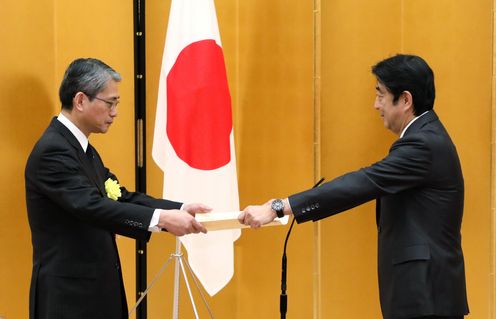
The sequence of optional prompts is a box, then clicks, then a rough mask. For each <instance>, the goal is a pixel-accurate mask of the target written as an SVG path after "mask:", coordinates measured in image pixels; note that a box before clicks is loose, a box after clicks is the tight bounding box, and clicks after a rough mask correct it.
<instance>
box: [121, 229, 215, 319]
mask: <svg viewBox="0 0 496 319" xmlns="http://www.w3.org/2000/svg"><path fill="white" fill-rule="evenodd" d="M173 259H174V260H175V268H174V305H173V309H172V318H173V319H178V318H179V284H180V279H181V278H180V273H179V272H182V274H183V277H184V283H185V284H186V288H187V289H188V294H189V299H190V301H191V306H192V307H193V311H194V313H195V318H196V319H198V318H199V317H198V311H197V309H196V304H195V300H194V298H193V294H192V292H191V288H190V286H189V282H188V276H187V275H186V271H188V272H189V275H190V276H191V278H193V282H194V283H195V286H196V288H197V289H198V291H199V292H200V296H201V298H202V300H203V304H204V305H205V307H206V308H207V310H208V313H209V314H210V318H212V319H215V317H214V315H213V313H212V310H211V309H210V306H209V305H208V302H207V299H206V298H205V295H204V294H203V292H202V290H201V289H200V285H199V284H198V281H197V279H196V277H195V275H194V273H193V271H192V269H191V266H190V265H189V263H188V261H187V260H186V259H185V258H183V253H182V251H181V240H180V239H179V237H176V251H175V252H174V253H173V254H171V255H170V257H169V259H167V261H166V262H165V263H164V264H163V266H162V268H161V269H160V270H159V272H158V273H157V274H156V275H155V277H153V279H152V281H151V282H150V284H149V285H148V287H146V290H145V291H144V292H143V293H142V294H141V297H140V298H139V299H138V301H136V304H135V305H134V307H133V309H131V311H129V318H131V316H132V314H133V313H134V312H135V311H136V308H137V307H138V306H139V304H140V303H141V301H142V300H143V298H145V297H146V295H147V294H148V292H149V291H150V289H152V287H153V286H154V285H155V282H156V281H157V279H158V278H159V277H160V276H161V275H162V273H163V272H164V270H165V269H166V268H167V265H169V263H170V262H171V261H172V260H173ZM184 265H186V268H185V267H184Z"/></svg>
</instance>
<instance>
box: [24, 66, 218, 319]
mask: <svg viewBox="0 0 496 319" xmlns="http://www.w3.org/2000/svg"><path fill="white" fill-rule="evenodd" d="M120 80H121V76H120V75H119V73H117V72H116V71H115V70H113V69H112V68H111V67H109V66H108V65H106V64H105V63H103V62H101V61H99V60H96V59H77V60H75V61H73V62H72V63H71V64H70V66H69V67H68V69H67V70H66V72H65V75H64V79H63V81H62V84H61V86H60V90H59V95H60V100H61V102H62V111H61V113H60V114H59V115H58V117H56V118H53V119H52V121H51V123H50V125H49V126H48V128H47V129H46V131H45V132H44V133H43V135H42V136H41V138H40V139H39V140H38V142H37V143H36V145H35V146H34V148H33V150H32V152H31V154H30V156H29V158H28V161H27V165H26V171H25V179H26V202H27V209H28V218H29V225H30V227H31V234H32V244H33V273H32V278H31V290H30V298H29V301H30V308H29V310H30V318H31V319H63V318H67V319H78V318H81V319H89V318H91V319H97V318H100V319H123V318H127V316H128V314H127V303H126V297H125V292H124V286H123V281H122V273H121V269H120V267H121V266H120V261H119V256H118V252H117V246H116V242H115V234H121V235H124V236H128V237H132V238H135V239H139V240H149V238H150V234H151V231H160V230H167V231H168V232H170V233H172V234H173V235H176V236H181V235H184V234H188V233H198V232H203V233H205V232H206V229H205V228H204V227H203V225H201V224H200V223H198V222H197V221H196V220H195V218H194V215H195V213H200V212H204V211H209V210H210V208H209V207H207V206H205V205H202V204H182V203H178V202H172V201H168V200H163V199H155V198H152V197H150V196H147V195H145V194H141V193H137V192H129V191H127V190H126V188H124V187H122V186H120V185H119V184H118V180H117V177H116V176H115V175H114V174H112V173H111V172H110V171H109V169H107V168H106V167H105V166H104V165H103V162H102V159H101V158H100V156H99V155H98V152H97V151H96V150H95V149H94V148H93V147H92V146H91V145H90V144H89V143H88V137H89V136H90V134H91V133H105V132H107V130H108V128H109V127H110V125H111V124H112V122H113V121H114V119H115V117H116V116H117V104H118V103H119V92H118V84H119V82H120Z"/></svg>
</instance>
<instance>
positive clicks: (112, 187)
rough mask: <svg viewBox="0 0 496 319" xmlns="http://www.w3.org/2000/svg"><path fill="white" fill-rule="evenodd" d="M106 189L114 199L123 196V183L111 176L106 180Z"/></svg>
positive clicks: (108, 195) (109, 196)
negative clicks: (120, 183)
mask: <svg viewBox="0 0 496 319" xmlns="http://www.w3.org/2000/svg"><path fill="white" fill-rule="evenodd" d="M105 191H106V192H107V197H108V198H110V199H113V200H117V199H118V198H119V197H121V196H122V193H121V185H119V183H117V181H114V180H113V179H111V178H109V179H107V180H106V181H105Z"/></svg>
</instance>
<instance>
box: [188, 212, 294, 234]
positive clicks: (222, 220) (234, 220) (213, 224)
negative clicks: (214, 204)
mask: <svg viewBox="0 0 496 319" xmlns="http://www.w3.org/2000/svg"><path fill="white" fill-rule="evenodd" d="M241 214H243V212H236V211H234V212H211V213H205V214H197V215H196V216H195V218H196V220H197V221H198V222H200V223H201V224H202V225H203V226H205V228H206V229H207V230H208V231H213V230H225V229H237V228H247V227H250V226H249V225H244V224H242V223H240V220H239V219H238V217H239V216H240V215H241ZM288 219H289V217H288V216H284V217H283V218H276V219H274V220H273V221H271V222H269V223H268V224H265V225H264V226H280V225H286V224H287V223H288Z"/></svg>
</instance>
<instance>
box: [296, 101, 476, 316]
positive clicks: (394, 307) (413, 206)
mask: <svg viewBox="0 0 496 319" xmlns="http://www.w3.org/2000/svg"><path fill="white" fill-rule="evenodd" d="M463 198H464V186H463V176H462V171H461V168H460V162H459V159H458V155H457V152H456V149H455V146H454V145H453V143H452V141H451V139H450V137H449V135H448V133H447V132H446V130H445V128H444V127H443V125H442V123H441V122H440V121H439V119H438V117H437V115H436V114H435V113H434V111H430V112H428V113H427V114H425V115H423V116H421V117H420V118H418V119H417V120H416V121H415V122H414V123H412V125H411V126H410V127H409V128H408V129H407V131H406V132H405V135H404V136H403V137H402V138H400V139H398V140H397V141H396V142H395V143H394V144H393V145H392V146H391V149H390V151H389V155H388V156H387V157H386V158H384V159H383V160H381V161H379V162H377V163H375V164H373V165H371V166H369V167H366V168H363V169H360V170H358V171H355V172H352V173H349V174H345V175H343V176H341V177H338V178H336V179H334V180H332V181H331V182H329V183H326V184H324V185H322V186H321V187H319V188H316V189H312V190H309V191H306V192H302V193H299V194H296V195H293V196H290V197H289V202H290V205H291V207H292V209H293V212H294V215H295V218H296V220H297V222H305V221H308V220H313V221H316V220H319V219H322V218H325V217H328V216H330V215H334V214H337V213H339V212H342V211H344V210H347V209H350V208H352V207H355V206H357V205H360V204H363V203H365V202H368V201H370V200H374V199H377V226H378V267H379V292H380V300H381V308H382V313H383V316H384V318H386V319H393V318H394V319H396V318H414V317H420V316H428V315H438V316H448V315H464V314H467V313H468V305H467V297H466V287H465V270H464V261H463V253H462V248H461V235H460V228H461V223H462V215H463Z"/></svg>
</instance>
